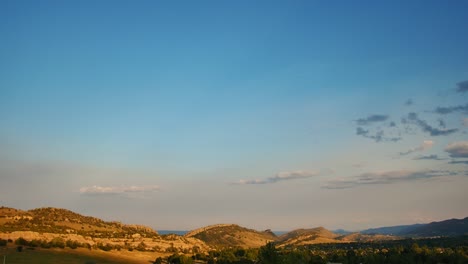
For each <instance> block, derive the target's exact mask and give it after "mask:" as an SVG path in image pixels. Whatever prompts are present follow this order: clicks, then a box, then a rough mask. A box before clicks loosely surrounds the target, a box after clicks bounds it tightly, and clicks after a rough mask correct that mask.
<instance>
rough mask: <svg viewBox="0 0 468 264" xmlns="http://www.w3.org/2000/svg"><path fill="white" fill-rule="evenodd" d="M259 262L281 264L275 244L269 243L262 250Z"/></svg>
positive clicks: (259, 254)
mask: <svg viewBox="0 0 468 264" xmlns="http://www.w3.org/2000/svg"><path fill="white" fill-rule="evenodd" d="M258 260H259V261H260V263H262V264H277V263H279V261H280V257H279V254H278V251H277V250H276V248H275V244H273V242H269V243H268V244H266V245H265V246H263V247H261V248H260V251H259V253H258Z"/></svg>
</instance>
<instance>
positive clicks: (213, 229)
mask: <svg viewBox="0 0 468 264" xmlns="http://www.w3.org/2000/svg"><path fill="white" fill-rule="evenodd" d="M185 236H186V237H194V238H198V239H200V240H201V241H203V242H205V243H206V244H208V245H210V246H212V247H218V248H223V247H243V248H253V247H260V246H263V245H265V244H266V243H268V242H271V241H276V240H277V237H276V236H275V235H274V234H273V233H272V232H271V231H269V230H266V231H264V232H259V231H256V230H253V229H248V228H245V227H241V226H238V225H235V224H217V225H211V226H207V227H202V228H199V229H195V230H193V231H191V232H189V233H187V234H186V235H185Z"/></svg>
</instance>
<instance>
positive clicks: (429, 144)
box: [400, 140, 434, 156]
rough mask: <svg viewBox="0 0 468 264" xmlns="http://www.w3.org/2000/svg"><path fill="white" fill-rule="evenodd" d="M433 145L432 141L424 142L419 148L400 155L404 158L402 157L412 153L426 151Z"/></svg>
mask: <svg viewBox="0 0 468 264" xmlns="http://www.w3.org/2000/svg"><path fill="white" fill-rule="evenodd" d="M433 145H434V141H432V140H424V141H423V143H422V144H421V145H420V146H418V147H415V148H412V149H409V150H408V151H405V152H400V155H401V156H404V155H408V154H410V153H413V152H420V151H426V150H428V149H430V148H432V146H433Z"/></svg>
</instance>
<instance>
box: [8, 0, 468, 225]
mask: <svg viewBox="0 0 468 264" xmlns="http://www.w3.org/2000/svg"><path fill="white" fill-rule="evenodd" d="M466 10H468V2H466V1H450V2H441V1H411V2H407V1H391V2H375V1H360V2H345V1H342V2H336V3H334V4H332V3H330V2H327V1H297V2H292V3H291V2H286V1H258V2H255V4H253V3H252V2H250V1H235V2H228V1H225V2H224V1H198V2H177V3H175V2H169V1H167V2H166V1H158V2H155V1H138V2H132V3H130V2H128V1H99V2H94V1H2V2H0V34H1V36H2V44H1V45H0V76H1V78H0V181H1V182H0V205H4V206H9V207H14V208H19V209H32V208H37V207H49V206H51V207H60V208H66V209H69V210H72V211H75V212H78V213H80V214H84V215H90V216H95V217H99V218H103V219H105V220H115V221H122V222H124V223H134V224H144V225H148V226H151V227H153V228H155V229H163V230H164V229H165V230H191V229H195V228H199V227H203V226H206V225H211V224H217V223H234V224H238V225H241V226H245V227H248V228H253V229H257V230H264V229H272V230H281V231H283V230H292V229H295V228H313V227H317V226H324V227H326V228H328V229H338V228H342V229H345V230H362V229H367V228H372V227H381V226H392V225H406V224H414V223H428V222H431V221H440V220H446V219H451V218H464V217H466V216H468V208H467V207H466V200H467V199H468V195H467V192H466V190H467V189H468V177H467V176H468V171H467V166H468V138H467V132H468V116H467V114H468V100H467V99H468V64H467V61H468V52H467V48H466V47H468V34H466V33H467V30H466V25H468V17H467V16H466Z"/></svg>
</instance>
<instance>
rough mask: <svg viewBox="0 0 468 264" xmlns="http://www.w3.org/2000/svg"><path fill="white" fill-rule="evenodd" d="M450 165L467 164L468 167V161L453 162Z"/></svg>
mask: <svg viewBox="0 0 468 264" xmlns="http://www.w3.org/2000/svg"><path fill="white" fill-rule="evenodd" d="M449 164H465V165H468V160H452V161H450V162H449Z"/></svg>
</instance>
